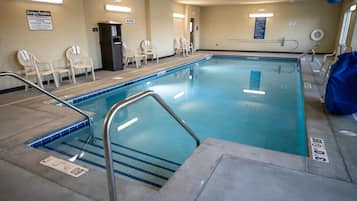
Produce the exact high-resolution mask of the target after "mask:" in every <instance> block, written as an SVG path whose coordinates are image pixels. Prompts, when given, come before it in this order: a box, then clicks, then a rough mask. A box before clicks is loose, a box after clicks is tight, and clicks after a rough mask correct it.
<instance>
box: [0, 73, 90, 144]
mask: <svg viewBox="0 0 357 201" xmlns="http://www.w3.org/2000/svg"><path fill="white" fill-rule="evenodd" d="M2 76H4V77H5V76H10V77H13V78H16V79H18V80H20V81H22V82H24V83H25V84H27V85H30V86H32V87H33V88H35V89H37V90H39V91H40V92H42V93H44V94H46V95H47V96H49V97H51V98H53V99H55V100H56V101H58V102H60V103H62V104H63V105H66V106H67V107H69V108H71V109H72V110H74V111H76V112H78V113H80V114H81V115H83V116H85V117H86V118H87V119H88V125H89V129H90V138H91V140H93V139H94V131H93V122H92V119H91V118H90V116H89V115H88V114H86V113H84V112H83V111H82V110H80V109H79V108H77V107H75V106H73V105H71V104H69V103H67V102H66V101H64V100H62V99H60V98H59V97H57V96H55V95H53V94H51V93H50V92H48V91H46V90H44V89H42V88H41V87H39V86H37V85H36V84H35V83H33V82H31V81H29V80H26V79H24V78H23V77H21V76H20V75H18V74H16V73H13V72H0V77H2Z"/></svg>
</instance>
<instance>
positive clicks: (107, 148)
mask: <svg viewBox="0 0 357 201" xmlns="http://www.w3.org/2000/svg"><path fill="white" fill-rule="evenodd" d="M147 96H151V97H153V98H154V99H155V100H156V101H157V102H158V103H159V104H160V105H161V106H162V107H163V108H164V109H165V110H166V111H167V112H168V113H169V114H170V115H171V116H172V117H173V118H174V119H175V120H176V121H177V122H178V123H179V124H180V125H181V126H182V127H183V128H184V129H185V130H186V131H187V132H188V133H189V134H190V136H191V137H192V138H193V139H194V140H195V142H196V147H198V146H199V145H200V140H199V138H198V137H197V136H196V134H195V133H194V132H193V131H192V130H191V128H189V127H188V126H187V125H186V123H185V122H184V121H183V120H182V119H181V118H180V117H178V116H177V115H176V113H175V112H174V111H173V110H172V109H171V108H170V106H168V105H167V104H166V103H165V101H164V100H163V99H162V98H161V97H160V96H159V95H158V94H156V93H155V92H154V91H152V90H146V91H143V92H140V93H138V94H135V95H133V96H130V97H128V98H127V99H125V100H123V101H121V102H118V103H116V104H115V105H113V106H112V108H111V109H110V110H109V112H108V113H107V115H106V117H105V120H104V128H103V142H104V154H105V165H106V172H107V182H108V191H109V200H110V201H117V200H118V198H117V192H116V181H115V175H114V165H113V157H112V147H111V138H110V132H109V129H110V126H111V123H112V121H113V118H114V116H115V114H116V113H117V112H118V111H119V110H120V109H122V108H124V107H126V106H128V105H130V104H132V103H135V102H137V101H138V100H141V99H143V98H145V97H147Z"/></svg>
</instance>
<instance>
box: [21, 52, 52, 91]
mask: <svg viewBox="0 0 357 201" xmlns="http://www.w3.org/2000/svg"><path fill="white" fill-rule="evenodd" d="M17 61H18V62H19V63H20V65H21V66H23V68H24V71H23V74H24V75H25V78H26V79H30V78H31V77H36V79H37V84H38V85H39V86H40V87H41V88H44V86H43V84H42V81H43V78H44V77H45V76H52V77H53V80H54V82H55V86H56V87H57V88H58V86H59V84H58V80H57V77H56V74H55V71H54V69H53V66H52V64H51V63H50V62H41V61H40V60H39V59H37V58H36V57H35V56H33V55H32V54H31V53H29V52H28V51H27V50H25V49H21V50H19V51H17ZM47 82H48V83H49V80H47ZM27 90H28V85H25V91H27Z"/></svg>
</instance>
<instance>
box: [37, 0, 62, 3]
mask: <svg viewBox="0 0 357 201" xmlns="http://www.w3.org/2000/svg"><path fill="white" fill-rule="evenodd" d="M32 1H33V2H41V3H53V4H63V0H32Z"/></svg>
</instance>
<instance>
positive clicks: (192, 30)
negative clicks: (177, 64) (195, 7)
mask: <svg viewBox="0 0 357 201" xmlns="http://www.w3.org/2000/svg"><path fill="white" fill-rule="evenodd" d="M189 28H190V29H189V31H190V43H192V45H193V49H195V42H194V41H195V40H194V35H195V34H194V32H195V18H191V19H190V27H189Z"/></svg>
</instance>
